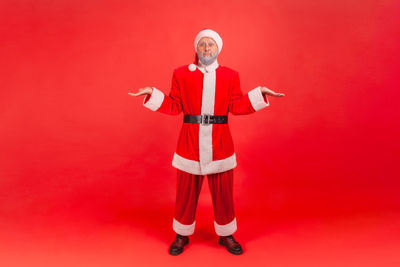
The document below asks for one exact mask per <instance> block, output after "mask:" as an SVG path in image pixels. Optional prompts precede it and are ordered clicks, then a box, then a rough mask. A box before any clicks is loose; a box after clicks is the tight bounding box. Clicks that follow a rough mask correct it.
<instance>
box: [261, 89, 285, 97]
mask: <svg viewBox="0 0 400 267" xmlns="http://www.w3.org/2000/svg"><path fill="white" fill-rule="evenodd" d="M261 92H262V93H263V94H266V95H270V96H276V97H282V96H285V94H283V93H275V92H274V91H272V90H271V89H268V88H267V87H261Z"/></svg>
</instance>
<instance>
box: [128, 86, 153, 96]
mask: <svg viewBox="0 0 400 267" xmlns="http://www.w3.org/2000/svg"><path fill="white" fill-rule="evenodd" d="M152 93H153V88H151V87H144V88H140V89H139V92H137V93H131V92H129V93H128V95H132V96H140V95H151V94H152Z"/></svg>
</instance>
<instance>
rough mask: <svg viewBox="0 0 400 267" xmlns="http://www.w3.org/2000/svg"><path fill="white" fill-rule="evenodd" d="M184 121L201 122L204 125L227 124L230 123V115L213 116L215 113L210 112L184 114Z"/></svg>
mask: <svg viewBox="0 0 400 267" xmlns="http://www.w3.org/2000/svg"><path fill="white" fill-rule="evenodd" d="M183 122H187V123H201V124H202V125H208V124H226V123H228V116H213V115H209V114H203V115H184V116H183Z"/></svg>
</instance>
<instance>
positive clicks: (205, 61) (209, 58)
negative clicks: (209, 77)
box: [197, 51, 219, 66]
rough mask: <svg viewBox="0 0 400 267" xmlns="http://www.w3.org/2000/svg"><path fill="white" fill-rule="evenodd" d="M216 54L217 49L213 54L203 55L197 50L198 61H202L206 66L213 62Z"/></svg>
mask: <svg viewBox="0 0 400 267" xmlns="http://www.w3.org/2000/svg"><path fill="white" fill-rule="evenodd" d="M218 54H219V51H217V53H215V55H214V56H211V57H203V56H202V55H201V54H199V52H197V56H198V57H199V60H200V62H201V63H203V64H204V65H206V66H208V65H210V64H211V63H213V62H214V61H215V59H217V57H218Z"/></svg>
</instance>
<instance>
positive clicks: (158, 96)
mask: <svg viewBox="0 0 400 267" xmlns="http://www.w3.org/2000/svg"><path fill="white" fill-rule="evenodd" d="M152 88H153V93H152V94H151V96H150V99H149V100H148V101H147V102H146V103H145V101H146V98H147V97H145V98H144V100H143V106H145V107H146V108H149V109H151V110H152V111H157V109H159V108H160V107H161V104H162V102H163V101H164V93H163V92H161V91H160V90H158V89H157V88H155V87H152Z"/></svg>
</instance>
